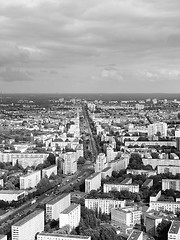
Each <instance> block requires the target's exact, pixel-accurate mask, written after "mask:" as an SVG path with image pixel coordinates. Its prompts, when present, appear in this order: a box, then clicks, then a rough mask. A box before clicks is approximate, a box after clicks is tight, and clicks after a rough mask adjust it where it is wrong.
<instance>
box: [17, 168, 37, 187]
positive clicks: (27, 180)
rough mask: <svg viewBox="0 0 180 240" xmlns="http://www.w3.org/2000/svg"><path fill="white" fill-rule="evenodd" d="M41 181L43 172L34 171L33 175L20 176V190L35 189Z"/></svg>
mask: <svg viewBox="0 0 180 240" xmlns="http://www.w3.org/2000/svg"><path fill="white" fill-rule="evenodd" d="M40 181H41V171H40V170H38V171H34V172H32V173H29V174H26V175H24V176H20V189H28V188H34V187H36V186H37V184H38V183H39V182H40Z"/></svg>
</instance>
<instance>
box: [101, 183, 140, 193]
mask: <svg viewBox="0 0 180 240" xmlns="http://www.w3.org/2000/svg"><path fill="white" fill-rule="evenodd" d="M123 190H127V191H129V192H133V193H134V192H139V185H134V184H113V183H107V184H104V185H103V191H104V193H108V192H110V191H118V192H120V191H123Z"/></svg>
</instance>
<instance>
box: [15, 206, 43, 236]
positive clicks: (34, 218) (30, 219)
mask: <svg viewBox="0 0 180 240" xmlns="http://www.w3.org/2000/svg"><path fill="white" fill-rule="evenodd" d="M42 231H44V211H43V210H36V211H35V212H33V213H31V214H29V215H28V216H26V217H25V218H23V219H21V220H20V221H18V222H17V223H15V224H14V225H12V227H11V232H12V240H32V239H35V235H36V234H37V233H38V232H42Z"/></svg>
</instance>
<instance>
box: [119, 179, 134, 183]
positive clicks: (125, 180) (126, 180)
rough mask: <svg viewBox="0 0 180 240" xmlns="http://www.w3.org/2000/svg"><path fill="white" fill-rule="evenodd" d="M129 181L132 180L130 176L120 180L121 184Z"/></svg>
mask: <svg viewBox="0 0 180 240" xmlns="http://www.w3.org/2000/svg"><path fill="white" fill-rule="evenodd" d="M129 181H131V182H132V178H125V179H124V180H123V181H122V182H121V184H127V183H128V182H129Z"/></svg>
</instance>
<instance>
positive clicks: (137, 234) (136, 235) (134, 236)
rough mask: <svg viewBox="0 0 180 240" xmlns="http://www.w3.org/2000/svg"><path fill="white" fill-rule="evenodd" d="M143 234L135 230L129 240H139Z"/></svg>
mask: <svg viewBox="0 0 180 240" xmlns="http://www.w3.org/2000/svg"><path fill="white" fill-rule="evenodd" d="M141 234H142V232H141V231H138V230H133V232H132V233H131V235H130V236H129V237H128V240H138V239H139V237H140V236H141Z"/></svg>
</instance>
